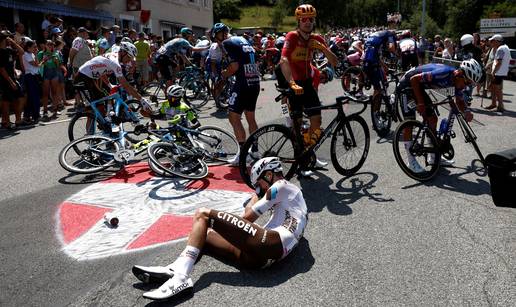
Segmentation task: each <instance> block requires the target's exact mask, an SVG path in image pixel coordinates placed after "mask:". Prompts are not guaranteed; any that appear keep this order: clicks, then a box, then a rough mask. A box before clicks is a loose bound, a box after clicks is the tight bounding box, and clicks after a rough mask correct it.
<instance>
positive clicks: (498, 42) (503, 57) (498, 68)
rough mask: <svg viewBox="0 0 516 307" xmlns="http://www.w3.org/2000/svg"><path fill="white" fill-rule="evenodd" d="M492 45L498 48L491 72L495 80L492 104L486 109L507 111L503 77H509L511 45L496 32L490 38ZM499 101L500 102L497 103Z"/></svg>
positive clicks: (492, 90)
mask: <svg viewBox="0 0 516 307" xmlns="http://www.w3.org/2000/svg"><path fill="white" fill-rule="evenodd" d="M489 41H490V42H491V46H492V47H493V48H496V53H495V56H494V62H493V68H492V69H491V72H492V74H493V82H492V83H491V84H492V85H491V86H492V89H491V93H492V95H491V105H489V106H487V107H486V109H488V110H492V109H495V108H496V110H497V111H498V112H503V111H505V109H504V105H503V91H502V85H503V79H504V78H505V77H507V74H508V73H509V61H510V60H511V54H510V51H509V47H508V46H507V45H506V44H503V37H502V36H501V35H500V34H495V35H493V37H491V38H490V39H489ZM497 102H498V104H497Z"/></svg>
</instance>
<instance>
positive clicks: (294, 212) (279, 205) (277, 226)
mask: <svg viewBox="0 0 516 307" xmlns="http://www.w3.org/2000/svg"><path fill="white" fill-rule="evenodd" d="M268 195H270V199H267V198H268ZM251 209H252V210H253V212H254V213H255V214H257V215H262V214H264V213H265V212H266V211H267V210H271V211H272V212H271V217H270V218H269V221H268V222H267V223H266V224H265V225H264V226H263V227H264V228H265V229H270V230H274V231H276V232H278V233H279V235H280V239H281V243H282V245H283V257H282V258H285V257H286V256H287V255H288V254H289V253H290V251H292V249H293V248H294V247H295V246H296V245H297V243H298V242H299V240H300V239H301V238H302V237H303V232H304V230H305V226H306V223H307V215H306V214H307V208H306V203H305V200H304V198H303V193H302V192H301V190H300V189H299V188H298V187H297V186H295V185H294V184H292V183H290V182H288V181H286V180H278V181H276V182H275V183H274V184H273V185H272V186H271V187H270V188H269V191H268V192H267V196H265V197H263V198H261V199H260V200H259V201H257V202H256V203H255V204H254V205H253V206H252V207H251Z"/></svg>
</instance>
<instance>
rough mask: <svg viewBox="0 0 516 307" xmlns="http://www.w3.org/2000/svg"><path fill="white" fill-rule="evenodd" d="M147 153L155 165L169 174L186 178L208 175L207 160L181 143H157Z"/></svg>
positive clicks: (199, 177)
mask: <svg viewBox="0 0 516 307" xmlns="http://www.w3.org/2000/svg"><path fill="white" fill-rule="evenodd" d="M147 154H148V155H149V159H150V160H151V161H152V163H154V164H155V165H154V166H156V167H158V168H159V169H161V170H162V171H164V172H166V173H167V174H170V175H174V176H178V177H182V178H186V179H202V178H204V177H206V176H207V175H208V166H207V165H206V162H204V161H203V160H202V159H200V158H199V157H198V155H197V154H195V153H194V152H192V151H191V150H189V149H188V148H185V147H183V146H181V145H178V144H174V143H165V142H160V143H155V144H152V145H151V146H150V147H149V148H148V150H147Z"/></svg>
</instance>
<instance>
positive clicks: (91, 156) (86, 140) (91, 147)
mask: <svg viewBox="0 0 516 307" xmlns="http://www.w3.org/2000/svg"><path fill="white" fill-rule="evenodd" d="M119 149H120V146H119V145H118V143H117V142H116V141H115V140H112V139H110V138H108V137H105V136H101V135H88V136H85V137H82V138H79V139H77V140H74V141H72V142H71V143H69V144H68V145H66V146H65V147H64V148H63V150H61V153H59V164H61V166H62V167H63V168H64V169H65V170H67V171H69V172H71V173H77V174H92V173H96V172H100V171H103V170H105V169H106V168H108V167H110V166H111V165H113V164H114V163H115V158H114V155H115V153H116V152H117V151H118V150H119Z"/></svg>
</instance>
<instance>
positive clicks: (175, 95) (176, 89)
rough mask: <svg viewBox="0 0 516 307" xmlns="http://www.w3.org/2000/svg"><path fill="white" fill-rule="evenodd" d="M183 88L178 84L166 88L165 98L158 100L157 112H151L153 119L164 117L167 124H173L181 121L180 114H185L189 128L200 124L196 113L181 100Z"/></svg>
mask: <svg viewBox="0 0 516 307" xmlns="http://www.w3.org/2000/svg"><path fill="white" fill-rule="evenodd" d="M184 93H185V90H184V89H183V87H182V86H180V85H177V84H176V85H171V86H169V87H168V88H167V100H163V101H160V102H159V105H160V106H161V107H160V109H159V111H158V114H153V115H152V118H153V119H166V120H167V121H168V124H169V125H171V126H172V125H175V124H177V123H179V122H180V121H181V115H182V114H186V119H187V120H188V122H189V124H190V128H196V127H199V126H200V125H201V123H199V120H198V119H197V114H195V112H194V111H193V110H192V108H190V106H189V105H187V104H186V103H184V102H182V101H181V99H182V98H183V96H184Z"/></svg>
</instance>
